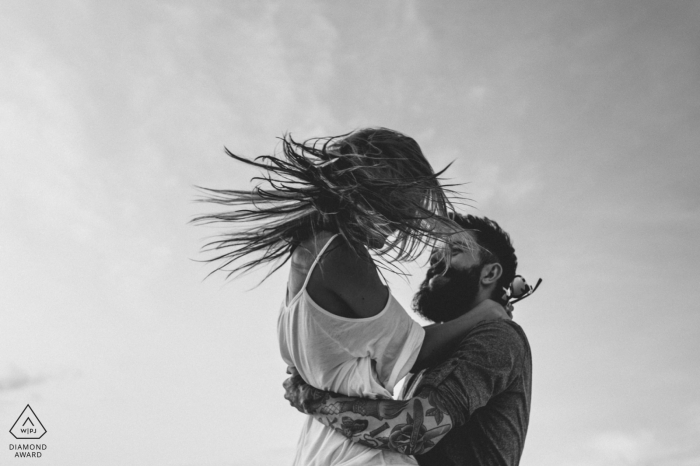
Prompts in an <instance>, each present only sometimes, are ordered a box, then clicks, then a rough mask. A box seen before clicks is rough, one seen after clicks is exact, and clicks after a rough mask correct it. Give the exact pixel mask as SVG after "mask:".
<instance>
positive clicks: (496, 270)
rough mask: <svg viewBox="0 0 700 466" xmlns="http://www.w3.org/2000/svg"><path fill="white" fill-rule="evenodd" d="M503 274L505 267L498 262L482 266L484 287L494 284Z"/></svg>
mask: <svg viewBox="0 0 700 466" xmlns="http://www.w3.org/2000/svg"><path fill="white" fill-rule="evenodd" d="M501 275H503V267H501V264H499V263H498V262H496V263H493V264H486V265H484V266H483V267H482V268H481V284H482V285H483V286H484V287H488V286H489V285H494V284H496V282H498V279H499V278H501Z"/></svg>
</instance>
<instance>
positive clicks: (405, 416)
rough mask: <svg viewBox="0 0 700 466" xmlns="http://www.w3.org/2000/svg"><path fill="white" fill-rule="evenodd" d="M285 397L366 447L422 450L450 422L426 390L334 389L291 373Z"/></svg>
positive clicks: (405, 451)
mask: <svg viewBox="0 0 700 466" xmlns="http://www.w3.org/2000/svg"><path fill="white" fill-rule="evenodd" d="M284 388H285V390H286V394H285V398H286V399H287V400H289V402H290V404H291V405H292V406H294V407H295V408H297V409H298V410H299V411H301V412H303V413H306V414H309V415H312V416H313V417H314V418H316V419H317V420H318V421H320V422H321V423H323V424H325V425H327V426H329V427H332V428H333V429H335V430H336V431H337V432H339V433H341V434H342V435H344V436H345V437H347V438H348V439H349V440H351V441H352V442H355V443H359V444H361V445H365V446H368V447H370V448H379V449H384V450H392V451H396V452H398V453H403V454H405V455H420V454H423V453H425V452H427V451H429V450H430V449H431V448H433V447H434V446H435V445H436V444H437V442H439V441H440V440H441V439H442V438H443V437H444V436H445V435H446V434H447V433H448V432H449V431H450V429H451V428H452V420H451V419H450V416H449V415H448V414H447V412H445V410H444V408H443V407H442V406H441V404H440V403H439V402H438V401H437V399H436V398H435V397H434V396H432V395H431V394H432V391H429V390H425V391H423V392H421V393H420V394H419V395H417V396H415V397H413V398H411V399H409V400H403V401H397V400H371V399H365V398H354V397H347V396H342V395H337V394H335V393H331V392H325V391H322V390H318V389H316V388H314V387H311V386H310V385H307V384H306V383H305V382H304V381H303V379H302V378H301V377H300V376H298V375H294V376H293V377H291V378H289V379H287V380H286V381H285V382H284Z"/></svg>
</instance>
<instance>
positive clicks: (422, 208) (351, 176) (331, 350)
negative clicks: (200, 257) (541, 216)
mask: <svg viewBox="0 0 700 466" xmlns="http://www.w3.org/2000/svg"><path fill="white" fill-rule="evenodd" d="M282 147H283V153H284V158H280V157H275V156H263V157H259V158H258V159H256V160H255V161H250V160H248V159H244V158H241V157H238V156H236V155H234V154H232V153H230V152H228V154H229V155H230V156H231V157H233V158H235V159H236V160H239V161H241V162H244V163H247V164H249V165H253V166H256V167H258V168H261V169H263V170H264V171H265V175H264V176H263V177H260V178H258V179H259V180H262V181H264V182H266V183H267V184H268V185H269V186H268V187H265V188H263V187H260V186H258V187H256V188H254V189H253V190H252V191H242V190H233V191H228V190H206V191H207V192H208V193H209V194H210V197H209V198H207V199H206V200H207V201H210V202H214V203H218V204H223V205H228V206H234V207H237V209H236V210H234V211H233V212H226V213H221V214H215V215H209V216H203V217H200V218H198V219H196V220H198V221H200V222H232V223H233V224H236V225H244V226H245V225H247V228H241V229H238V230H236V231H234V232H232V233H230V234H227V235H226V236H224V237H223V238H221V239H219V240H217V241H214V242H212V243H210V244H209V246H211V247H212V249H214V250H223V251H225V252H224V253H222V254H219V255H217V256H216V257H214V258H212V259H211V260H212V261H217V262H220V265H219V267H218V268H217V270H219V269H225V268H226V267H228V266H229V265H231V264H233V263H234V262H237V261H238V260H240V259H242V258H244V257H246V258H248V257H251V256H250V255H251V254H256V253H258V254H261V255H259V256H258V257H254V258H253V259H249V260H248V261H247V262H245V263H243V264H241V265H238V266H236V267H234V268H233V269H232V270H231V271H230V272H229V274H231V273H235V272H238V271H244V270H249V269H251V268H254V267H256V266H258V265H261V264H264V263H266V262H270V261H277V262H278V264H277V266H276V267H275V268H274V269H273V272H274V270H277V269H278V268H279V267H281V266H282V265H283V264H284V263H285V262H286V261H287V260H290V261H291V268H290V273H289V281H288V285H287V291H286V296H285V299H284V301H283V303H282V308H281V311H280V315H279V320H278V336H279V342H280V351H281V353H282V358H283V359H284V361H285V362H286V363H287V365H288V366H290V369H291V368H295V370H296V371H298V372H299V374H300V375H301V376H302V377H303V378H304V380H305V381H306V382H307V383H309V384H310V385H312V386H314V387H316V388H321V389H323V390H329V391H332V392H336V393H342V394H345V395H351V396H364V397H391V395H392V391H393V388H394V385H395V384H396V382H397V381H398V380H400V379H401V378H403V377H404V376H405V375H406V374H407V373H408V372H409V371H412V370H416V369H419V368H421V367H423V366H426V365H427V364H428V363H429V361H430V360H431V359H432V358H439V357H440V355H441V354H442V353H445V352H447V351H449V350H450V349H451V348H452V347H453V345H455V344H456V343H457V342H458V341H459V339H460V336H461V335H463V334H464V333H465V332H466V331H467V330H469V329H470V328H471V327H473V326H474V325H475V324H476V323H478V322H479V321H481V320H484V319H487V318H497V317H505V315H506V314H505V311H504V310H503V308H502V307H500V306H498V305H496V304H495V303H493V302H487V303H486V304H484V305H483V306H481V307H480V308H478V309H475V310H474V311H472V312H469V313H467V314H465V315H464V316H463V317H461V318H459V319H456V320H454V321H451V322H450V324H449V325H433V326H430V327H427V328H425V329H423V328H422V327H420V326H419V325H418V324H417V323H415V322H414V321H413V320H412V319H411V318H410V316H409V315H408V314H407V313H406V312H405V311H404V309H403V308H402V307H401V306H400V305H399V303H398V302H397V301H396V300H395V299H394V298H393V296H392V295H391V293H390V291H389V289H388V287H387V286H386V285H385V284H384V282H383V281H382V279H381V272H380V269H395V268H396V263H397V262H400V261H405V260H411V259H415V258H416V257H417V256H418V255H419V254H420V253H421V252H422V251H423V249H424V248H425V247H426V246H429V245H431V244H432V243H434V242H435V241H439V240H440V238H443V237H445V236H446V235H450V234H452V233H454V232H455V231H457V230H459V227H458V226H457V225H456V224H454V223H453V222H451V221H450V220H449V219H447V213H448V207H449V200H448V198H447V196H446V194H445V192H444V191H443V189H442V187H441V186H440V183H439V181H438V176H439V175H440V174H441V173H437V174H436V173H435V172H434V171H433V169H432V168H431V166H430V164H429V163H428V161H427V160H426V159H425V157H424V155H423V153H422V151H421V149H420V147H419V146H418V144H417V143H416V142H415V141H414V140H413V139H412V138H410V137H407V136H405V135H403V134H401V133H398V132H396V131H393V130H389V129H386V128H367V129H362V130H358V131H354V132H352V133H349V134H346V135H342V136H336V137H328V138H318V139H312V140H308V141H305V142H303V143H298V142H296V141H294V140H293V139H292V138H291V137H289V136H287V137H285V138H283V139H282ZM370 250H372V251H374V252H375V256H376V258H377V259H378V263H375V261H374V259H373V257H372V256H371V255H370V252H369V251H370ZM270 273H272V272H270ZM294 464H297V465H304V466H307V465H329V464H334V465H341V464H342V465H383V464H416V463H415V460H414V459H413V458H411V457H409V456H404V455H400V454H398V453H394V452H390V451H381V450H372V449H370V448H367V447H365V446H363V445H361V444H355V443H351V442H349V441H347V440H346V439H345V438H344V437H343V436H342V435H340V434H338V433H337V432H335V430H334V429H332V428H330V427H327V426H325V425H322V424H321V423H319V422H316V421H314V420H313V419H312V418H311V417H309V418H308V419H307V421H306V423H305V425H304V427H303V429H302V433H301V437H300V439H299V443H298V446H297V455H296V459H295V463H294Z"/></svg>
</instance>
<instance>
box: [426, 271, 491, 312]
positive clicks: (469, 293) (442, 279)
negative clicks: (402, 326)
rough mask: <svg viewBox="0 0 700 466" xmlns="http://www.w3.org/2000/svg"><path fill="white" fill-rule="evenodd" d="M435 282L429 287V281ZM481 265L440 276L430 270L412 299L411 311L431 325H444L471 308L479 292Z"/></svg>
mask: <svg viewBox="0 0 700 466" xmlns="http://www.w3.org/2000/svg"><path fill="white" fill-rule="evenodd" d="M433 277H437V278H435V280H434V281H433V283H432V285H431V284H430V280H431V279H432V278H433ZM480 278H481V265H475V266H473V267H470V268H468V269H466V270H455V269H448V270H447V272H446V273H445V274H444V275H442V276H440V274H439V273H438V272H436V271H435V269H433V268H432V267H431V268H430V270H428V273H427V274H426V277H425V280H423V283H422V284H421V286H420V288H419V289H418V292H417V293H416V295H415V296H414V297H413V309H414V310H415V311H416V312H417V313H418V314H420V315H422V316H423V317H425V318H426V319H428V320H430V321H432V322H447V321H450V320H453V319H456V318H457V317H459V316H461V315H463V314H464V313H466V312H467V311H468V310H469V309H471V306H472V304H473V303H474V300H475V299H476V296H477V294H478V293H479V279H480Z"/></svg>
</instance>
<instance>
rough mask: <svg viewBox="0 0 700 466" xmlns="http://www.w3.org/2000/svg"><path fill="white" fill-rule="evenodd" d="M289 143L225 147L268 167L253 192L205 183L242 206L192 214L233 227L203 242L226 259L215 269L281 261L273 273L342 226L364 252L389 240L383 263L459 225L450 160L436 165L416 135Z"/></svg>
mask: <svg viewBox="0 0 700 466" xmlns="http://www.w3.org/2000/svg"><path fill="white" fill-rule="evenodd" d="M281 141H282V154H281V155H263V156H260V157H257V158H256V159H254V160H250V159H247V158H244V157H240V156H238V155H236V154H233V153H232V152H230V151H229V150H228V149H226V153H227V154H228V155H229V156H230V157H232V158H234V159H235V160H238V161H240V162H243V163H245V164H247V165H251V166H254V167H257V168H259V169H261V170H262V175H261V176H259V177H255V178H253V180H257V181H259V182H260V183H259V184H258V185H257V186H255V187H254V188H253V189H252V190H250V191H248V190H224V189H208V188H200V189H201V190H202V191H203V192H204V194H205V197H203V198H201V199H199V200H200V201H203V202H209V203H214V204H220V205H224V206H229V207H233V208H234V209H232V210H230V211H226V212H221V213H215V214H210V215H202V216H199V217H197V218H195V219H194V220H193V222H195V223H197V224H209V223H225V224H229V225H231V226H232V227H233V229H232V230H230V231H228V232H227V233H225V234H224V235H221V236H219V237H217V238H216V239H215V240H213V241H211V242H209V243H207V244H206V245H204V246H203V248H202V249H203V250H204V251H205V252H213V253H214V254H213V256H212V257H210V258H208V259H206V261H208V262H212V263H216V264H217V267H216V269H215V270H214V271H212V272H211V273H214V272H215V271H217V270H223V271H227V272H228V276H231V275H232V274H236V273H238V272H246V271H249V270H251V269H253V268H255V267H258V266H260V265H263V264H265V263H268V262H271V263H273V264H276V266H275V267H273V268H272V270H270V272H269V273H268V274H267V276H269V275H270V274H272V273H273V272H274V271H276V270H277V269H279V268H280V267H281V266H282V265H284V263H286V261H287V260H288V259H289V257H290V253H291V252H292V251H293V250H294V248H296V247H297V246H298V245H299V244H300V243H301V242H302V241H304V240H306V239H309V238H311V237H312V236H313V235H315V233H316V232H318V231H321V230H327V231H331V232H333V233H339V234H340V235H341V236H342V237H343V238H345V240H346V242H347V243H348V244H349V245H350V247H352V248H353V249H354V250H355V251H356V252H357V253H358V254H360V253H361V251H363V250H364V248H365V247H367V246H371V245H372V244H377V240H381V241H380V242H379V244H381V243H382V242H383V243H384V244H383V246H382V247H381V248H380V249H378V250H377V251H376V252H377V254H378V256H379V259H380V267H381V266H386V265H390V264H393V263H394V262H395V261H405V260H412V259H415V258H417V257H418V256H419V255H420V253H421V252H422V251H423V250H424V248H425V247H427V246H429V245H431V244H433V243H434V241H435V240H438V239H440V238H444V237H445V236H448V235H450V234H452V233H454V232H455V231H458V230H459V226H458V225H456V224H455V223H454V222H453V221H451V220H449V219H448V218H447V213H448V210H451V202H450V199H449V197H448V194H450V193H451V191H449V190H447V194H446V190H445V189H444V188H443V187H442V186H441V185H440V181H439V176H440V175H442V173H443V172H444V171H445V170H446V169H447V167H445V169H443V170H441V171H440V172H438V173H435V172H434V171H433V169H432V167H431V166H430V164H429V163H428V161H427V160H426V159H425V156H424V155H423V153H422V151H421V149H420V147H419V146H418V144H417V143H416V141H415V140H413V139H412V138H410V137H408V136H405V135H403V134H401V133H399V132H397V131H393V130H390V129H386V128H366V129H361V130H357V131H354V132H352V133H348V134H344V135H340V136H330V137H323V138H313V139H309V140H306V141H304V142H297V141H295V140H294V139H292V137H291V136H290V135H285V136H284V137H282V138H281ZM448 167H449V166H448ZM243 258H246V259H248V260H247V261H244V262H241V259H243ZM232 265H233V267H232V268H229V267H230V266H232ZM267 276H266V278H267Z"/></svg>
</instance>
